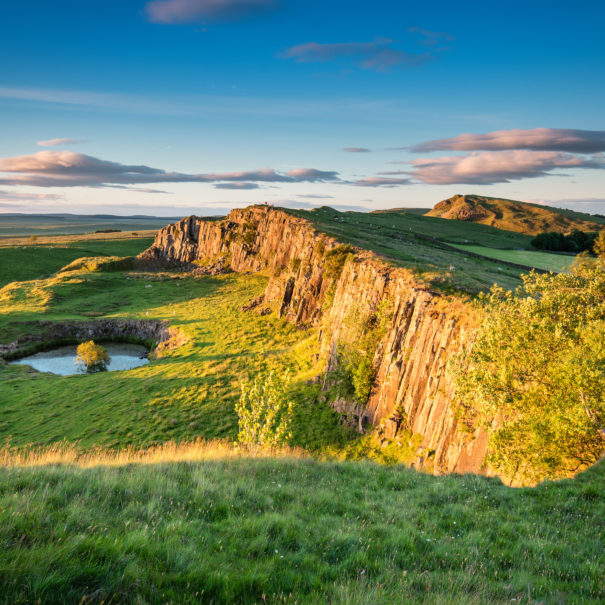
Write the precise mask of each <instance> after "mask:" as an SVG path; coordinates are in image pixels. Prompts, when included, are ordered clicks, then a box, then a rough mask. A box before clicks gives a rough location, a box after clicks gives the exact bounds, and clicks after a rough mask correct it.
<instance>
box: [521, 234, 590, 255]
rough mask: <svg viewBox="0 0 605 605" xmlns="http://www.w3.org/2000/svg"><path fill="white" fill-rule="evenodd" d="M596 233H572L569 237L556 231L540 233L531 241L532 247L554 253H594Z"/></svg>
mask: <svg viewBox="0 0 605 605" xmlns="http://www.w3.org/2000/svg"><path fill="white" fill-rule="evenodd" d="M597 235H598V234H597V233H596V232H587V231H579V230H577V229H576V230H575V231H572V232H571V233H570V234H569V235H564V234H563V233H557V232H556V231H545V232H544V233H539V234H538V235H536V237H534V239H533V240H532V241H531V245H532V246H533V247H534V248H538V249H539V250H552V251H554V252H575V253H577V252H584V251H589V252H590V251H592V250H593V247H594V244H595V241H596V239H597Z"/></svg>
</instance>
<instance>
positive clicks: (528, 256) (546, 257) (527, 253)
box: [455, 244, 575, 272]
mask: <svg viewBox="0 0 605 605" xmlns="http://www.w3.org/2000/svg"><path fill="white" fill-rule="evenodd" d="M455 245H456V247H457V248H460V249H461V250H468V251H469V252H474V253H475V254H482V255H484V256H489V257H490V258H495V259H497V260H503V261H506V262H509V263H518V264H520V265H529V266H530V267H536V268H537V269H545V270H546V271H556V272H561V271H566V270H567V269H568V268H569V266H570V265H571V264H572V263H573V261H574V259H575V256H572V255H566V254H551V253H549V252H538V251H537V250H500V249H498V248H485V247H484V246H468V245H463V244H455Z"/></svg>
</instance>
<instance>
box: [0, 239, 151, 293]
mask: <svg viewBox="0 0 605 605" xmlns="http://www.w3.org/2000/svg"><path fill="white" fill-rule="evenodd" d="M152 242H153V238H149V237H139V238H137V237H135V238H133V237H130V238H115V239H110V240H85V241H81V242H77V241H76V242H65V241H61V242H56V243H53V244H52V245H46V246H40V245H32V244H28V245H25V246H24V245H19V246H0V288H2V287H3V286H5V285H6V284H8V283H10V282H13V281H26V280H31V279H36V278H40V277H43V276H46V275H50V274H51V273H55V272H56V271H58V270H59V269H61V267H64V266H65V265H67V264H69V263H71V262H72V261H73V260H75V259H77V258H81V257H83V256H135V255H137V254H138V253H139V252H142V251H143V250H145V249H146V248H148V247H149V246H150V245H151V244H152Z"/></svg>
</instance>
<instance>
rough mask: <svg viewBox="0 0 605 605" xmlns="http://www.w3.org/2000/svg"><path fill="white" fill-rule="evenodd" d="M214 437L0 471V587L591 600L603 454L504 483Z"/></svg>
mask: <svg viewBox="0 0 605 605" xmlns="http://www.w3.org/2000/svg"><path fill="white" fill-rule="evenodd" d="M198 449H199V448H198ZM215 449H216V448H213V447H212V445H211V446H210V447H209V448H208V450H209V451H206V452H204V451H201V452H200V453H199V456H198V460H197V461H195V460H192V461H189V462H172V463H168V462H164V463H161V464H153V463H147V464H141V463H134V464H127V465H118V466H115V463H114V462H113V461H112V460H111V456H108V455H101V457H100V458H99V460H98V461H97V464H98V466H91V464H94V460H92V461H91V460H89V461H88V464H87V466H88V467H87V468H80V467H78V466H74V465H56V464H55V465H52V466H43V467H33V468H32V467H17V468H10V467H9V468H4V469H2V470H0V541H1V542H2V544H3V548H2V549H0V590H1V592H2V599H3V601H4V602H6V603H53V604H54V603H201V602H204V603H313V604H317V603H341V604H360V605H361V604H368V603H426V604H431V605H432V604H434V603H443V604H445V603H462V604H464V603H595V604H596V603H602V602H603V601H604V600H605V584H604V581H603V578H604V573H603V572H604V571H605V549H603V535H605V466H604V465H603V463H601V464H599V465H597V466H595V467H593V468H592V469H590V470H589V471H587V472H586V473H583V474H581V475H579V476H578V477H576V478H575V479H574V480H572V481H561V482H559V483H547V484H543V485H541V486H539V487H537V488H533V489H519V490H513V489H510V488H507V487H505V486H503V485H502V484H501V483H500V482H499V481H498V480H496V479H486V478H485V477H478V476H470V475H468V476H447V477H432V476H428V475H424V474H422V473H418V472H415V471H413V470H409V469H406V468H404V467H401V466H394V467H383V466H377V465H374V464H371V463H359V462H357V463H351V462H349V463H342V462H341V463H335V462H320V461H314V460H311V459H306V458H304V457H302V458H301V457H298V458H288V457H283V455H279V454H277V455H275V456H274V457H272V458H265V457H261V458H245V457H241V456H238V455H237V454H233V453H232V454H230V453H229V452H225V451H224V450H223V451H222V452H221V451H219V452H217V451H213V450H215ZM202 450H203V448H202ZM176 453H177V454H178V451H177V452H176ZM173 455H174V452H173ZM177 457H178V456H177Z"/></svg>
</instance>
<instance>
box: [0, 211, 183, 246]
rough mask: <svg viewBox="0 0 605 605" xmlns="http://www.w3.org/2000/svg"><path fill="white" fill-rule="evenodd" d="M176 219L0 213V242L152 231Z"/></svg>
mask: <svg viewBox="0 0 605 605" xmlns="http://www.w3.org/2000/svg"><path fill="white" fill-rule="evenodd" d="M179 218H180V217H179ZM175 220H178V218H174V219H171V218H168V217H166V218H163V217H153V216H150V217H127V216H111V215H88V216H87V215H78V214H8V213H0V241H1V239H2V238H5V237H15V236H23V235H35V236H37V237H45V236H47V235H58V234H64V235H66V234H69V235H73V234H77V233H91V232H93V231H96V230H99V229H101V230H102V229H120V230H121V231H125V232H131V231H143V230H149V229H154V230H157V229H161V228H162V227H163V226H164V225H167V224H168V223H171V222H174V221H175Z"/></svg>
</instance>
